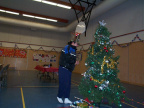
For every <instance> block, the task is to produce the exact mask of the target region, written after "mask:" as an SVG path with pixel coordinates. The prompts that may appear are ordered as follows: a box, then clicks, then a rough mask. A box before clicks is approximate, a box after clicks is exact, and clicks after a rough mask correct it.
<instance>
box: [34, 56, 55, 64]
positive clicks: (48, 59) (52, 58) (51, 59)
mask: <svg viewBox="0 0 144 108" xmlns="http://www.w3.org/2000/svg"><path fill="white" fill-rule="evenodd" d="M33 61H38V62H56V55H48V54H33Z"/></svg>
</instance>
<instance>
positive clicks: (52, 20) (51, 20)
mask: <svg viewBox="0 0 144 108" xmlns="http://www.w3.org/2000/svg"><path fill="white" fill-rule="evenodd" d="M46 20H48V21H53V22H57V20H53V19H48V18H47V19H46Z"/></svg>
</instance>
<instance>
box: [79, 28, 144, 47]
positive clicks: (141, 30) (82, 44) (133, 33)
mask: <svg viewBox="0 0 144 108" xmlns="http://www.w3.org/2000/svg"><path fill="white" fill-rule="evenodd" d="M142 31H144V30H138V31H135V32H130V33H126V34H122V35H119V36H115V37H111V38H110V39H113V38H118V37H122V36H126V35H129V34H134V33H138V32H142ZM94 43H95V42H90V43H86V44H82V45H79V46H83V45H88V44H92V45H93V44H94ZM124 44H125V43H124Z"/></svg>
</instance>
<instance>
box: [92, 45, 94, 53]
mask: <svg viewBox="0 0 144 108" xmlns="http://www.w3.org/2000/svg"><path fill="white" fill-rule="evenodd" d="M92 55H94V47H93V46H92Z"/></svg>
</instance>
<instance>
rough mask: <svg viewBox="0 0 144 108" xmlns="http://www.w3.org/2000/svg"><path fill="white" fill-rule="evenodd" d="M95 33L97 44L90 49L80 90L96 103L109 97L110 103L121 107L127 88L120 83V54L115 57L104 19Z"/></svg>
mask: <svg viewBox="0 0 144 108" xmlns="http://www.w3.org/2000/svg"><path fill="white" fill-rule="evenodd" d="M99 23H100V25H99V27H98V29H97V30H96V33H95V34H94V38H95V44H93V45H92V47H91V49H90V50H89V51H88V57H87V60H86V62H85V65H86V66H87V67H88V69H87V71H86V72H85V73H83V77H82V79H81V83H80V85H79V91H80V93H81V94H82V95H83V96H84V98H88V100H89V101H91V102H92V103H94V104H97V103H99V104H100V103H101V102H102V100H103V99H107V100H108V102H109V104H111V103H115V104H116V105H118V106H119V107H121V106H122V104H121V102H122V101H123V100H124V99H125V88H124V87H123V86H122V85H121V84H120V80H119V78H118V76H117V74H118V72H119V70H118V68H117V65H118V59H119V56H117V57H114V56H113V55H114V50H113V49H112V44H111V43H110V39H109V36H110V34H111V33H110V32H109V31H108V29H107V28H106V27H105V24H106V23H104V21H102V22H99Z"/></svg>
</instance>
